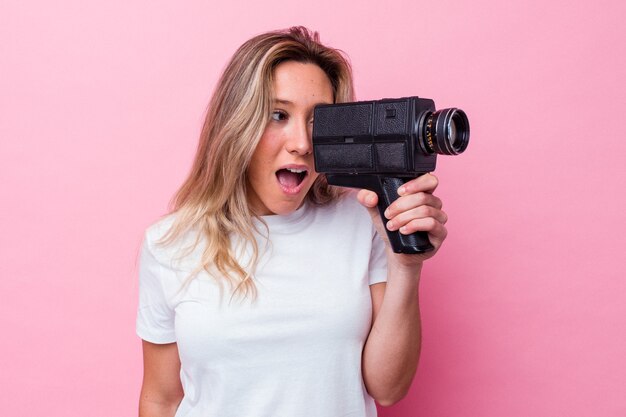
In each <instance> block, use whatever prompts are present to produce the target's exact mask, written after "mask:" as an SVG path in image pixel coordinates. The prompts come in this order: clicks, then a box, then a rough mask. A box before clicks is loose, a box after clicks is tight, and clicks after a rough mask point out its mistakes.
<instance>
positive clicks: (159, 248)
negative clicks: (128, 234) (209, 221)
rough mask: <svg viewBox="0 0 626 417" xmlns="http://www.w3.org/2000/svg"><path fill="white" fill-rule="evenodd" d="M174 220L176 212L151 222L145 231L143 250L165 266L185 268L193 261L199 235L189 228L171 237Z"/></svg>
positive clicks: (174, 225)
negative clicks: (174, 237)
mask: <svg viewBox="0 0 626 417" xmlns="http://www.w3.org/2000/svg"><path fill="white" fill-rule="evenodd" d="M176 220H177V216H176V213H172V214H168V215H166V216H163V217H162V218H160V219H159V220H157V221H156V222H154V223H153V224H151V225H150V226H149V227H148V228H147V229H146V231H145V235H144V250H146V251H148V252H149V253H150V254H151V255H152V257H153V258H154V260H155V261H157V262H158V263H159V264H161V265H163V266H165V267H168V268H173V269H186V264H187V263H188V262H189V261H191V262H193V260H192V258H193V256H194V255H196V254H197V250H198V246H199V245H198V241H199V239H198V236H199V235H198V233H197V232H195V231H193V230H191V231H186V232H184V233H182V234H181V235H180V236H178V237H177V238H176V239H171V238H170V234H171V233H172V231H173V230H174V228H175V227H176V226H177V224H176ZM193 264H194V265H195V264H196V263H195V262H193Z"/></svg>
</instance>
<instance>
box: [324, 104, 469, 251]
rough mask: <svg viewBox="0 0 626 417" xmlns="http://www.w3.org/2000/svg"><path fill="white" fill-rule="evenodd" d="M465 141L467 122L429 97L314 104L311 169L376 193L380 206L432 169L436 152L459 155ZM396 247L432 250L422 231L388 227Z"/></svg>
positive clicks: (332, 180)
mask: <svg viewBox="0 0 626 417" xmlns="http://www.w3.org/2000/svg"><path fill="white" fill-rule="evenodd" d="M468 142H469V122H468V119H467V116H466V115H465V113H464V112H463V111H462V110H460V109H456V108H451V109H442V110H439V111H437V110H436V109H435V103H434V101H433V100H431V99H425V98H419V97H405V98H397V99H383V100H377V101H360V102H354V103H339V104H323V105H318V106H316V107H315V112H314V122H313V153H314V158H315V170H316V171H317V172H319V173H323V174H326V177H327V179H328V183H329V184H332V185H337V186H342V187H354V188H366V189H369V190H372V191H374V192H376V194H378V197H379V203H378V209H379V211H380V213H381V217H382V218H383V219H384V218H385V217H384V215H383V213H384V211H385V210H386V208H387V207H388V206H389V205H390V204H391V203H392V202H393V201H394V200H396V199H397V198H398V194H397V190H398V188H399V187H400V186H401V185H402V184H404V183H405V182H407V181H409V180H410V179H412V178H416V177H418V176H420V175H422V174H425V173H427V172H432V171H434V170H435V166H436V162H437V154H446V155H457V154H459V153H461V152H463V151H464V150H465V148H466V147H467V144H468ZM387 235H388V237H389V242H390V244H391V246H392V249H393V250H394V252H397V253H422V252H426V251H429V250H432V248H433V247H432V245H431V244H430V242H429V240H428V236H427V234H426V233H424V232H417V233H413V234H411V235H402V234H401V233H399V232H397V231H396V232H390V231H387Z"/></svg>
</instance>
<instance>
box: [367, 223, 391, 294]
mask: <svg viewBox="0 0 626 417" xmlns="http://www.w3.org/2000/svg"><path fill="white" fill-rule="evenodd" d="M386 281H387V255H386V253H385V242H384V241H383V239H382V237H381V236H380V235H379V234H378V232H376V231H375V230H374V234H373V236H372V253H371V255H370V263H369V284H370V285H373V284H378V283H379V282H386Z"/></svg>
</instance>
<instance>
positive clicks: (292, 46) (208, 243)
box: [161, 27, 354, 298]
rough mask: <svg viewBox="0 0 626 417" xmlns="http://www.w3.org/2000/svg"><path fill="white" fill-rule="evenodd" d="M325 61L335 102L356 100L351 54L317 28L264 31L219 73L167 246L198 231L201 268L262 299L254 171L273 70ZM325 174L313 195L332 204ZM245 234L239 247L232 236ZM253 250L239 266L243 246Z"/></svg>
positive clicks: (176, 202) (270, 99) (178, 195)
mask: <svg viewBox="0 0 626 417" xmlns="http://www.w3.org/2000/svg"><path fill="white" fill-rule="evenodd" d="M285 61H297V62H303V63H312V64H315V65H317V66H319V67H320V68H321V69H322V70H323V71H324V72H325V73H326V75H327V76H328V79H329V80H330V82H331V85H332V88H333V94H334V101H335V102H336V103H340V102H347V101H353V100H354V90H353V82H352V70H351V67H350V64H349V62H348V60H347V58H346V57H345V56H344V54H343V53H342V52H341V51H339V50H337V49H333V48H330V47H327V46H324V45H322V44H321V43H320V40H319V35H318V33H317V32H311V31H310V30H308V29H307V28H304V27H292V28H290V29H287V30H280V31H273V32H268V33H264V34H261V35H258V36H255V37H254V38H252V39H250V40H248V41H247V42H245V43H244V44H243V45H242V46H241V47H240V48H239V49H238V50H237V51H236V52H235V54H234V55H233V57H232V58H231V60H230V62H229V63H228V65H227V66H226V68H225V70H224V72H223V74H222V76H221V77H220V79H219V81H218V83H217V86H216V88H215V91H214V93H213V96H212V98H211V101H210V102H209V106H208V109H207V113H206V118H205V121H204V125H203V128H202V132H201V134H200V140H199V144H198V149H197V152H196V156H195V160H194V163H193V166H192V168H191V172H190V173H189V176H188V177H187V179H186V180H185V182H184V183H183V185H182V186H181V187H180V189H179V190H178V192H177V193H176V194H175V196H174V198H173V200H172V204H171V209H172V210H171V213H175V216H174V223H173V224H172V226H171V228H170V229H169V231H168V232H167V233H166V235H165V236H164V238H163V239H162V240H161V242H162V243H164V244H168V243H173V242H175V241H177V240H178V239H179V238H181V237H182V236H183V235H185V234H186V233H187V232H190V231H194V232H199V233H197V234H196V239H195V242H194V243H193V244H192V246H191V247H189V248H187V249H188V251H185V253H186V254H189V253H190V252H191V251H192V250H194V249H195V248H196V246H197V245H198V244H199V242H200V241H203V243H205V245H203V246H204V250H203V253H202V257H201V265H199V266H198V269H197V270H196V271H195V272H194V273H193V274H192V278H193V276H195V275H196V273H197V272H200V271H202V270H205V271H207V272H208V273H209V275H210V276H212V277H213V278H214V279H216V280H217V282H218V283H219V284H220V288H222V287H223V284H224V283H228V284H229V285H230V288H231V290H232V291H233V292H232V293H233V295H240V296H243V297H244V298H245V297H246V296H248V295H252V296H253V298H255V297H256V286H255V285H254V281H253V274H254V269H255V267H256V265H257V262H258V259H259V247H258V244H257V241H256V239H255V237H254V232H255V230H257V229H256V228H255V225H254V222H253V219H254V218H255V217H256V216H255V214H254V213H253V212H252V211H251V209H250V207H249V205H248V199H247V187H248V180H247V168H248V166H249V163H250V160H251V158H252V154H253V153H254V151H255V149H256V147H257V144H258V143H259V140H260V138H261V136H262V134H263V132H264V130H265V127H266V124H267V122H268V121H269V119H270V116H271V112H272V110H273V109H272V103H273V91H272V85H273V84H272V83H273V75H274V69H275V68H276V67H277V66H278V65H279V64H280V63H282V62H285ZM339 193H340V192H339V191H338V189H337V188H335V187H332V186H329V185H328V183H327V182H326V178H325V177H324V176H323V175H320V176H319V177H318V178H317V180H316V181H315V183H314V184H313V186H312V187H311V190H310V191H309V193H308V194H307V197H306V198H307V200H308V201H310V202H312V203H314V204H326V203H328V202H330V201H332V200H333V199H335V198H336V197H337V196H338V195H339ZM232 236H238V237H240V238H241V240H238V242H240V244H239V245H235V247H233V245H232V242H231V238H232ZM246 244H247V245H248V247H249V248H251V249H252V254H251V256H250V259H249V261H248V262H247V263H245V264H243V265H242V264H240V259H241V255H242V254H243V253H244V251H243V247H245V246H246Z"/></svg>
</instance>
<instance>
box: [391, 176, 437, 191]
mask: <svg viewBox="0 0 626 417" xmlns="http://www.w3.org/2000/svg"><path fill="white" fill-rule="evenodd" d="M438 185H439V179H438V178H437V177H436V176H435V175H433V174H431V173H427V174H424V175H420V176H419V177H417V178H415V179H412V180H411V181H408V182H406V183H405V184H404V185H402V186H401V187H400V188H398V195H399V196H405V195H408V194H415V193H420V192H424V193H429V194H432V193H433V192H434V191H435V190H436V189H437V186H438Z"/></svg>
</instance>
